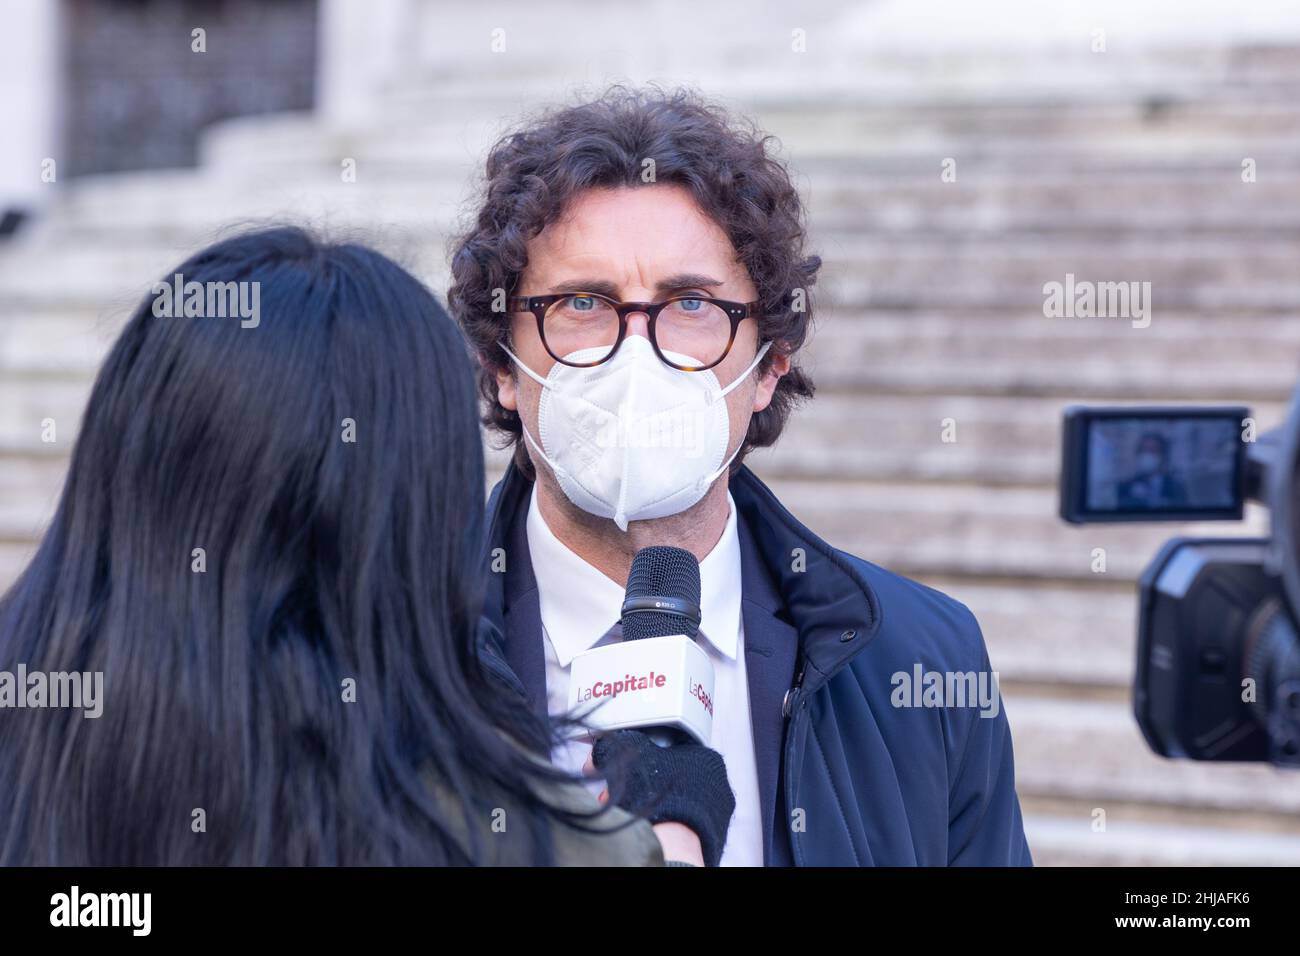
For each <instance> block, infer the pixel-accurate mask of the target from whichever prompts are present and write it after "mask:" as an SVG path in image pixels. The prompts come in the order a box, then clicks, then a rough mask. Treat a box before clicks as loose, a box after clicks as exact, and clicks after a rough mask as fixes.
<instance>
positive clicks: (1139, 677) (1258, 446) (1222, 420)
mask: <svg viewBox="0 0 1300 956" xmlns="http://www.w3.org/2000/svg"><path fill="white" fill-rule="evenodd" d="M1298 449H1300V390H1297V392H1296V395H1295V397H1294V398H1293V400H1292V405H1291V410H1290V414H1289V415H1288V419H1287V422H1286V424H1285V425H1284V426H1282V427H1281V428H1279V429H1276V430H1274V431H1272V432H1268V433H1266V434H1264V435H1257V434H1256V432H1255V428H1254V423H1253V420H1252V419H1251V417H1250V412H1249V409H1247V408H1244V407H1239V406H1197V407H1190V406H1130V407H1114V406H1106V407H1089V406H1071V407H1070V408H1067V409H1066V410H1065V417H1064V427H1063V433H1062V465H1061V481H1060V491H1061V498H1060V514H1061V517H1062V519H1064V520H1065V521H1067V522H1070V523H1072V524H1095V523H1109V522H1129V521H1151V522H1155V521H1239V520H1241V518H1242V517H1243V515H1244V514H1245V505H1246V502H1247V501H1248V500H1251V501H1257V502H1260V503H1262V504H1264V505H1265V506H1266V507H1267V508H1268V509H1269V513H1270V516H1271V529H1270V534H1269V536H1268V537H1266V538H1203V537H1198V538H1191V537H1179V538H1174V539H1171V540H1170V541H1168V542H1166V544H1165V545H1164V546H1163V547H1162V548H1161V549H1160V551H1159V553H1158V554H1157V555H1156V556H1155V557H1154V558H1153V559H1152V561H1151V562H1150V564H1149V565H1148V566H1147V568H1146V570H1145V571H1144V572H1143V573H1142V575H1141V578H1140V580H1139V584H1138V588H1139V601H1138V622H1137V637H1138V640H1137V672H1136V679H1135V684H1134V689H1133V705H1134V713H1135V715H1136V717H1137V722H1138V725H1139V727H1140V728H1141V730H1142V734H1143V736H1144V737H1145V738H1146V741H1147V744H1148V745H1149V746H1150V747H1151V749H1152V750H1154V751H1155V752H1156V753H1158V754H1161V755H1162V756H1166V757H1184V758H1189V759H1193V760H1223V761H1268V762H1270V763H1273V764H1275V765H1277V766H1284V767H1297V766H1300V638H1298V637H1297V628H1296V622H1297V620H1300V613H1298V610H1300V567H1298V566H1297V537H1298V532H1300V527H1297V508H1296V497H1297V495H1300V483H1298V480H1297V452H1298Z"/></svg>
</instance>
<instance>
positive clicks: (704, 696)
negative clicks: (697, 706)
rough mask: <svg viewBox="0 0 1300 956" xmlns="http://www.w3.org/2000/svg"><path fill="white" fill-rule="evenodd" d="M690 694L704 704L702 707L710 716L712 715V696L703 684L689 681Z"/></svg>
mask: <svg viewBox="0 0 1300 956" xmlns="http://www.w3.org/2000/svg"><path fill="white" fill-rule="evenodd" d="M691 696H692V697H694V698H695V699H696V700H698V701H699V702H700V703H701V704H703V705H704V709H705V710H707V711H708V712H709V716H710V717H712V716H713V698H712V697H710V696H709V695H708V692H707V691H705V689H704V685H703V684H698V683H696V682H695V681H691Z"/></svg>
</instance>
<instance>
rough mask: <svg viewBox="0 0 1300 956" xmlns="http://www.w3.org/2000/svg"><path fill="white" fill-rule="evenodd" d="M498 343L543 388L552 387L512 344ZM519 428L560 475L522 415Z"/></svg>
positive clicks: (557, 473)
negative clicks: (529, 430) (531, 367)
mask: <svg viewBox="0 0 1300 956" xmlns="http://www.w3.org/2000/svg"><path fill="white" fill-rule="evenodd" d="M497 345H499V346H501V348H502V350H503V351H504V352H505V353H506V354H507V355H509V356H510V357H511V358H512V359H514V361H515V364H516V365H518V366H519V367H520V368H521V369H523V370H524V373H525V374H527V375H528V376H529V377H530V378H532V379H533V381H535V382H537V384H538V385H540V386H542V388H550V387H551V386H550V383H549V382H547V381H546V379H544V378H542V377H541V376H540V375H538V374H537V373H536V372H534V371H533V370H532V369H530V368H529V367H528V366H527V365H525V364H524V363H523V360H522V359H521V358H520V357H519V356H518V355H516V354H515V353H514V352H512V351H510V346H508V345H506V343H504V342H497ZM519 428H520V430H521V431H522V432H523V433H524V438H525V439H526V440H527V441H528V444H530V445H532V446H533V450H534V451H536V452H537V454H539V455H541V456H542V461H544V462H546V464H547V465H548V466H550V469H551V471H553V472H555V474H556V475H559V474H560V471H561V470H562V469H560V468H557V467H556V466H555V462H553V461H551V459H550V456H549V455H547V454H546V452H545V451H543V450H542V443H541V442H539V441H537V440H536V439H535V438H533V436H532V435H531V434H529V432H528V426H527V425H525V424H524V419H523V416H522V415H521V416H520V417H519Z"/></svg>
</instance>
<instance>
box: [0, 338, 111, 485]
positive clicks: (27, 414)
mask: <svg viewBox="0 0 1300 956" xmlns="http://www.w3.org/2000/svg"><path fill="white" fill-rule="evenodd" d="M3 339H4V336H3V334H2V333H0V342H3ZM2 354H4V353H3V351H2V346H0V355H2ZM3 364H4V360H3V359H0V365H3ZM90 385H91V379H90V378H89V376H86V375H80V374H79V375H75V376H57V375H42V374H33V375H24V376H19V375H7V376H5V377H4V378H0V468H4V467H5V462H6V460H7V458H8V456H10V455H14V454H19V453H30V452H32V451H34V450H36V451H40V450H48V449H44V448H43V446H44V445H45V441H44V434H43V433H44V429H45V426H44V424H43V423H44V422H45V421H46V420H47V419H52V420H53V422H54V436H53V437H54V439H55V441H56V442H57V443H58V445H59V447H61V448H63V449H70V448H71V447H72V442H73V441H74V440H75V439H76V436H77V431H78V426H79V424H80V422H81V413H82V411H83V410H84V409H85V406H86V400H87V398H88V397H89V396H90Z"/></svg>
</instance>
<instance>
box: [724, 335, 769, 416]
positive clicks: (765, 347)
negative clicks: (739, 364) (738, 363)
mask: <svg viewBox="0 0 1300 956" xmlns="http://www.w3.org/2000/svg"><path fill="white" fill-rule="evenodd" d="M771 347H772V343H771V342H764V343H763V347H762V348H761V349H759V350H758V354H757V355H755V356H754V361H752V362H750V363H749V367H748V368H746V369H745V370H744V371H743V372H741V373H740V374H739V375H737V376H736V378H735V380H734V381H732V383H731V384H730V385H728V386H727V387H726V388H724V389H721V390H720V391H718V392H715V393H714V395H713V398H712V399H710V404H712V403H713V402H716V401H717V400H718V399H720V398H726V397H727V396H728V395H729V394H731V391H732V389H734V388H735V387H736V386H737V385H739V384H740V383H741V382H743V381H744V380H745V379H747V378H749V373H750V372H752V371H754V369H756V368H758V363H759V362H761V361H763V356H764V355H766V354H767V350H768V349H770V348H771Z"/></svg>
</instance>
